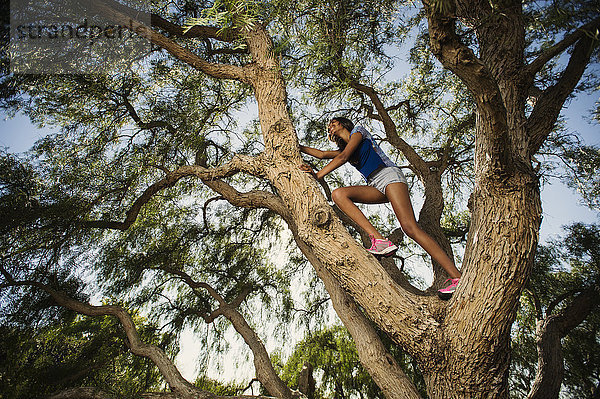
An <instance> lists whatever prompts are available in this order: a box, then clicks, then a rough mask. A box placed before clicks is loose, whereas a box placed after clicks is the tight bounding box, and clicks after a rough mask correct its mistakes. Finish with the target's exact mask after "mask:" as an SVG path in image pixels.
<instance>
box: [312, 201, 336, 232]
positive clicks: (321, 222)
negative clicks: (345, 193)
mask: <svg viewBox="0 0 600 399" xmlns="http://www.w3.org/2000/svg"><path fill="white" fill-rule="evenodd" d="M312 219H313V222H314V223H315V225H317V226H319V227H324V226H326V225H328V224H329V222H330V221H331V211H330V210H329V208H328V207H325V206H320V207H318V208H316V209H315V210H314V211H313V214H312Z"/></svg>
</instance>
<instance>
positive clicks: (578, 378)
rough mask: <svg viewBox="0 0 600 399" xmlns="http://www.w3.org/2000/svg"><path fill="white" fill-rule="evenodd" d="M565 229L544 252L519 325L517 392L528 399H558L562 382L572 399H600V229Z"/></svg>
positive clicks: (539, 256)
mask: <svg viewBox="0 0 600 399" xmlns="http://www.w3.org/2000/svg"><path fill="white" fill-rule="evenodd" d="M566 230H567V232H568V235H567V236H566V237H565V238H564V239H562V240H561V241H560V242H558V241H557V242H554V243H552V245H551V246H544V247H540V248H539V250H538V253H537V256H536V262H535V267H534V272H533V274H532V278H531V280H530V282H529V283H528V285H527V289H526V291H525V293H524V295H523V298H522V309H521V310H520V312H519V315H520V317H519V318H518V319H517V323H516V329H515V330H516V331H518V333H517V337H516V339H515V341H514V346H515V347H516V350H515V361H514V363H513V375H514V376H515V377H516V378H513V379H514V380H515V386H516V388H515V390H514V392H515V393H517V392H520V393H521V394H523V393H525V394H527V393H528V392H529V394H528V396H527V397H528V398H547V397H558V394H559V391H560V389H561V383H562V384H563V385H564V387H565V390H566V391H567V392H569V393H570V394H571V395H572V397H578V398H585V397H590V398H591V397H594V396H595V395H597V394H598V378H597V376H598V364H597V362H596V360H595V359H594V357H593V356H590V355H591V354H592V353H594V352H595V351H597V347H598V334H597V331H598V324H597V322H598V306H599V305H600V301H599V300H598V251H597V249H596V248H597V247H596V245H597V240H598V226H597V225H586V224H583V223H576V224H573V225H571V226H569V227H567V228H566ZM561 340H562V341H564V343H561ZM536 348H537V350H536ZM523 369H525V370H526V372H523ZM565 375H566V377H565ZM545 379H549V380H550V381H545ZM521 397H522V396H521Z"/></svg>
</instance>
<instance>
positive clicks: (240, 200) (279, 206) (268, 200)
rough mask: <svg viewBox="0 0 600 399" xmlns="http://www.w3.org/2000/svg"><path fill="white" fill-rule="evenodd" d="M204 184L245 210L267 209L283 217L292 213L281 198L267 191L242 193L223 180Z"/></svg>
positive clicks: (209, 181) (207, 181) (205, 181)
mask: <svg viewBox="0 0 600 399" xmlns="http://www.w3.org/2000/svg"><path fill="white" fill-rule="evenodd" d="M203 182H204V184H206V185H207V186H208V187H210V188H211V189H212V190H214V191H215V192H217V193H219V194H221V195H222V196H223V198H225V199H226V200H227V201H228V202H229V203H230V204H231V205H234V206H240V207H243V208H266V209H270V210H272V211H273V212H275V213H277V214H278V215H280V216H282V217H286V216H287V215H289V214H290V213H289V212H290V211H289V209H288V208H287V207H286V205H285V204H284V203H283V201H282V200H281V198H279V197H278V196H276V195H275V194H271V193H269V192H266V191H258V190H253V191H250V192H247V193H242V192H240V191H238V190H236V189H235V188H234V187H233V186H231V185H230V184H227V183H226V182H224V181H222V180H203Z"/></svg>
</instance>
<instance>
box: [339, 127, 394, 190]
mask: <svg viewBox="0 0 600 399" xmlns="http://www.w3.org/2000/svg"><path fill="white" fill-rule="evenodd" d="M356 132H358V133H360V135H361V136H362V141H361V142H360V144H359V145H358V147H357V148H356V150H355V151H354V153H353V154H352V157H351V159H350V164H351V165H352V166H354V167H355V168H356V169H358V171H359V172H360V174H361V175H363V177H364V178H365V180H367V178H368V177H369V175H370V174H371V173H373V172H375V171H376V170H377V169H380V168H382V167H386V166H396V164H395V163H394V162H392V161H391V160H390V159H389V158H388V157H387V155H385V154H384V152H383V150H382V149H381V147H379V145H377V143H376V142H375V141H374V140H373V136H371V133H369V132H368V131H367V129H365V128H364V127H362V126H355V127H354V129H352V131H351V132H350V136H352V135H353V134H354V133H356Z"/></svg>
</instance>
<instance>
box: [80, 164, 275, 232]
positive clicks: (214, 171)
mask: <svg viewBox="0 0 600 399" xmlns="http://www.w3.org/2000/svg"><path fill="white" fill-rule="evenodd" d="M238 172H246V173H249V174H252V175H254V176H260V175H261V174H262V171H261V167H260V164H259V162H258V161H257V158H253V157H250V156H246V155H235V156H234V157H233V159H232V160H231V161H230V162H228V163H226V164H225V165H222V166H219V167H215V168H205V167H203V166H200V165H185V166H181V167H179V168H177V169H176V170H174V171H172V172H168V173H167V174H166V176H165V177H163V178H162V179H161V180H159V181H157V182H156V183H154V184H152V185H151V186H150V187H148V188H147V189H146V190H144V192H143V193H142V195H140V196H139V197H138V198H137V199H136V200H135V201H134V203H133V204H132V205H131V207H130V208H129V210H128V211H127V212H126V215H125V220H123V221H105V220H92V221H87V222H84V223H83V225H84V226H85V227H90V228H102V229H115V230H127V229H128V228H129V227H130V226H131V225H132V224H133V223H134V222H135V220H136V219H137V216H138V215H139V213H140V211H141V210H142V208H143V206H144V205H146V204H147V203H148V202H149V201H150V200H151V199H152V198H153V196H154V195H155V194H156V193H158V192H159V191H162V190H164V189H167V188H170V187H173V186H174V185H175V184H176V183H177V182H178V181H179V180H181V179H183V178H185V177H190V176H195V177H198V178H200V179H202V180H204V181H206V182H207V184H208V183H210V182H213V181H217V180H215V179H219V178H224V177H230V176H233V175H234V174H236V173H238ZM255 196H258V193H255ZM266 197H267V198H268V196H266Z"/></svg>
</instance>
